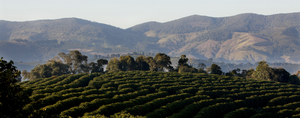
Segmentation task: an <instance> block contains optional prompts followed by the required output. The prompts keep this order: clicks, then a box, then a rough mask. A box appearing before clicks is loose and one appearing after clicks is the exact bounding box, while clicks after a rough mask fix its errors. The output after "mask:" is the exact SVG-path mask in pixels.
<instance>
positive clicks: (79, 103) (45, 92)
mask: <svg viewBox="0 0 300 118" xmlns="http://www.w3.org/2000/svg"><path fill="white" fill-rule="evenodd" d="M19 84H20V85H21V86H22V87H26V88H27V89H30V90H33V94H32V95H31V96H30V99H31V100H32V101H31V102H30V103H28V104H27V105H25V107H23V109H22V112H24V113H27V112H29V113H31V115H30V117H33V118H35V117H43V116H44V117H52V116H57V117H58V116H61V117H69V116H71V117H72V118H77V117H81V116H86V117H88V116H95V115H97V114H99V115H103V116H102V117H101V118H104V116H106V117H109V116H111V115H112V117H113V116H114V117H113V118H117V116H119V117H121V116H123V117H124V115H126V116H128V114H127V113H129V114H131V115H133V116H137V115H138V116H140V117H147V118H166V117H168V118H183V117H184V118H192V117H193V118H223V117H225V118H244V117H245V118H246V117H247V118H250V117H251V118H257V117H268V118H285V117H289V118H290V117H293V118H296V117H299V116H300V108H299V104H300V102H299V100H300V95H299V93H300V91H299V89H300V86H298V85H291V84H286V83H279V82H272V81H259V80H252V79H247V80H245V79H243V78H241V77H235V76H224V75H215V74H204V73H177V72H151V71H127V72H124V71H123V72H122V71H121V72H114V73H105V74H102V73H92V74H69V75H62V76H57V77H50V78H40V79H36V80H32V81H25V82H21V83H19ZM40 115H41V116H40ZM99 117H100V116H99ZM119 117H118V118H119ZM128 117H129V116H128Z"/></svg>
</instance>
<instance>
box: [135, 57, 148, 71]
mask: <svg viewBox="0 0 300 118" xmlns="http://www.w3.org/2000/svg"><path fill="white" fill-rule="evenodd" d="M135 62H136V64H137V70H143V71H146V70H150V68H149V67H150V66H149V64H148V63H147V59H146V57H145V56H142V55H140V56H138V57H137V58H136V59H135Z"/></svg>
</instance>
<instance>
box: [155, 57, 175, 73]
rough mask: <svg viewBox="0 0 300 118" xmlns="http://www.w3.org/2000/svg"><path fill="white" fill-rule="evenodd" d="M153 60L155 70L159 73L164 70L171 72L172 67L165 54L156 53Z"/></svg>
mask: <svg viewBox="0 0 300 118" xmlns="http://www.w3.org/2000/svg"><path fill="white" fill-rule="evenodd" d="M154 60H155V62H156V64H157V68H158V70H160V71H163V69H164V68H166V69H168V70H171V69H172V68H173V67H172V66H171V64H172V62H171V58H170V57H169V56H168V55H166V54H165V53H157V54H156V55H155V57H154Z"/></svg>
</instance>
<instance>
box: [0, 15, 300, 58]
mask: <svg viewBox="0 0 300 118" xmlns="http://www.w3.org/2000/svg"><path fill="white" fill-rule="evenodd" d="M0 29H1V32H0V50H1V51H0V55H1V56H3V57H6V58H7V59H8V60H14V61H16V62H19V61H23V62H30V61H37V60H48V59H50V58H51V57H53V56H55V55H56V54H57V53H60V52H65V53H67V52H68V51H69V50H79V51H81V52H82V53H84V54H85V55H87V56H89V57H93V55H102V54H108V53H128V52H133V51H140V52H151V53H158V52H162V53H165V54H168V55H170V56H171V57H180V56H181V55H183V54H184V55H188V56H189V57H190V56H191V57H195V58H199V59H209V58H213V59H214V60H215V61H220V62H222V61H224V62H244V63H245V62H246V63H247V62H252V63H255V62H259V61H261V60H266V61H268V62H272V63H273V62H291V63H297V64H298V63H299V62H300V61H299V60H300V57H299V55H300V48H299V45H300V37H299V36H300V35H299V34H300V33H299V31H300V13H287V14H275V15H266V16H265V15H258V14H251V13H246V14H239V15H235V16H230V17H218V18H214V17H208V16H199V15H193V16H188V17H184V18H180V19H177V20H173V21H169V22H165V23H158V22H147V23H142V24H139V25H136V26H133V27H130V28H128V29H120V28H118V27H114V26H110V25H106V24H102V23H96V22H91V21H88V20H84V19H78V18H63V19H56V20H38V21H27V22H10V21H3V20H1V21H0ZM105 56H106V55H105Z"/></svg>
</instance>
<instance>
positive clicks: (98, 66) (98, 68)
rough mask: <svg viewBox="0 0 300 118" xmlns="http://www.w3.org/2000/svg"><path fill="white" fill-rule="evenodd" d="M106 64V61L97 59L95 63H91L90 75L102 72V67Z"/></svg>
mask: <svg viewBox="0 0 300 118" xmlns="http://www.w3.org/2000/svg"><path fill="white" fill-rule="evenodd" d="M105 64H108V61H107V60H105V59H98V60H97V63H94V62H91V63H89V66H90V67H91V73H94V72H103V65H105Z"/></svg>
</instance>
